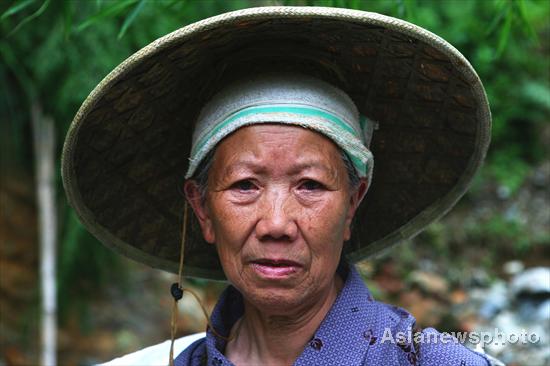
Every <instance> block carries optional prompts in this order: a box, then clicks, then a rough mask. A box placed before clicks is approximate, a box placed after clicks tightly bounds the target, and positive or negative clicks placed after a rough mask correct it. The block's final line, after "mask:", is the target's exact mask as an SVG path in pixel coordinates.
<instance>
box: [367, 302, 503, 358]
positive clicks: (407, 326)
mask: <svg viewBox="0 0 550 366" xmlns="http://www.w3.org/2000/svg"><path fill="white" fill-rule="evenodd" d="M373 305H374V306H375V307H376V311H377V312H378V314H379V318H378V319H379V327H378V329H377V332H375V333H377V334H373V337H372V338H375V339H374V340H371V343H372V344H373V347H372V348H371V349H370V350H369V352H367V357H366V361H368V362H366V364H372V361H373V360H374V359H376V358H377V357H380V359H384V360H385V359H390V358H391V359H392V360H394V361H395V362H397V363H398V364H399V365H438V366H446V365H448V366H459V365H460V366H504V364H503V363H502V362H500V361H498V360H497V359H495V358H493V357H491V356H489V355H487V354H485V353H484V352H483V349H482V348H476V349H475V350H474V349H471V348H469V347H467V346H466V345H465V342H466V340H467V339H468V338H467V337H468V334H466V333H455V334H450V333H446V332H443V333H442V332H439V331H437V330H436V329H434V328H425V329H421V328H420V327H418V326H417V325H416V319H415V318H414V316H412V315H411V314H410V313H409V312H408V311H407V310H405V309H403V308H400V307H397V306H394V305H389V304H386V303H382V302H378V301H374V304H373ZM376 345H378V347H376ZM377 351H378V352H377ZM373 357H374V359H372V358H373Z"/></svg>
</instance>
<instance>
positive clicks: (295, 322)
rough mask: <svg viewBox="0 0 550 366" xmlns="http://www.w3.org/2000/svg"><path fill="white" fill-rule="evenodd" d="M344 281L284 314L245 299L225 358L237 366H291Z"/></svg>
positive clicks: (335, 282)
mask: <svg viewBox="0 0 550 366" xmlns="http://www.w3.org/2000/svg"><path fill="white" fill-rule="evenodd" d="M342 287H343V281H342V279H341V278H340V276H338V275H336V276H335V280H334V282H333V285H332V286H331V287H330V288H329V289H328V291H327V293H325V294H321V295H320V296H319V298H318V299H312V301H311V302H310V303H308V304H304V306H302V307H298V308H296V309H293V310H291V311H289V312H288V313H287V314H285V315H280V314H278V315H274V314H266V313H265V312H262V310H261V309H258V308H256V307H254V306H253V305H252V304H250V303H248V302H247V301H246V299H245V300H244V315H243V317H242V318H241V319H239V320H238V321H237V322H236V323H235V325H234V326H233V328H232V329H231V339H232V340H231V341H230V342H228V343H227V346H226V348H225V356H226V357H227V358H228V359H229V360H230V361H231V362H233V363H234V364H235V365H237V366H241V365H260V364H262V365H292V364H293V363H294V361H295V360H296V359H297V358H298V356H299V355H300V354H301V353H302V351H303V350H304V347H305V346H306V344H307V343H308V342H309V341H310V340H311V338H312V336H313V334H314V333H315V331H316V330H317V328H319V325H320V324H321V322H322V321H323V319H324V318H325V316H326V315H327V313H328V311H329V310H330V308H331V307H332V305H333V304H334V301H335V300H336V297H337V296H338V293H339V292H340V290H341V289H342Z"/></svg>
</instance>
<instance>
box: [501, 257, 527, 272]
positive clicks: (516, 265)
mask: <svg viewBox="0 0 550 366" xmlns="http://www.w3.org/2000/svg"><path fill="white" fill-rule="evenodd" d="M524 268H525V266H524V265H523V262H521V261H518V260H512V261H508V262H506V263H504V265H503V266H502V269H503V270H504V273H506V274H507V275H509V276H515V275H517V274H518V273H520V272H521V271H523V269H524Z"/></svg>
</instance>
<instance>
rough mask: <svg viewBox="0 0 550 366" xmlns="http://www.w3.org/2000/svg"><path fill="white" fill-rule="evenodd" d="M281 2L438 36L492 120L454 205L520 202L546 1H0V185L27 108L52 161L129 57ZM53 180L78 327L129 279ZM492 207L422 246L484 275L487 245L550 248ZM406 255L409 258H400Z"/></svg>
mask: <svg viewBox="0 0 550 366" xmlns="http://www.w3.org/2000/svg"><path fill="white" fill-rule="evenodd" d="M277 4H279V5H280V4H283V5H322V6H335V7H346V8H354V9H362V10H367V11H374V12H379V13H383V14H386V15H391V16H396V17H400V18H403V19H405V20H408V21H411V22H413V23H416V24H418V25H420V26H422V27H425V28H427V29H428V30H431V31H432V32H434V33H436V34H438V35H440V36H442V37H443V38H445V39H446V40H448V41H449V42H450V43H452V44H453V45H454V46H455V47H456V48H458V49H459V50H460V51H461V52H462V53H463V54H464V55H465V56H466V57H467V58H468V59H469V60H470V61H471V63H472V64H473V66H474V68H475V69H476V70H477V71H478V73H479V75H480V77H481V79H482V80H483V82H484V85H485V87H486V91H487V94H488V97H489V101H490V103H491V109H492V113H493V123H494V124H493V136H492V146H491V149H490V151H489V155H488V157H487V164H486V165H485V167H484V168H483V171H482V172H481V174H480V175H479V177H478V180H477V182H476V185H475V187H474V189H473V190H472V191H471V193H469V195H468V196H467V197H466V199H465V200H463V202H462V205H463V206H465V207H466V208H465V209H464V210H465V211H466V212H467V211H468V210H472V209H474V208H475V207H476V205H479V202H482V201H483V200H484V199H485V198H487V196H486V195H487V192H490V193H491V194H493V193H494V194H495V195H496V197H497V198H498V199H501V200H514V199H516V198H517V197H518V195H519V194H520V192H521V188H522V187H523V186H524V185H525V181H526V179H528V178H529V177H532V176H533V174H534V170H535V169H536V168H537V167H540V166H541V164H543V163H544V162H545V161H548V141H549V137H550V136H549V135H550V132H549V128H548V119H549V112H550V75H549V72H550V65H549V58H548V55H549V52H550V49H549V47H550V45H549V37H550V2H549V1H545V0H540V1H539V0H485V1H475V0H380V1H371V0H325V1H321V0H319V1H317V0H311V1H309V0H308V1H305V0H303V1H299V0H283V1H267V0H266V1H253V0H233V1H206V0H205V1H198V0H195V1H192V0H189V1H185V0H157V1H153V0H120V1H107V0H73V1H55V0H19V1H3V2H0V60H1V62H0V130H1V134H0V148H1V150H0V163H1V167H2V176H1V177H2V179H5V177H7V176H10V175H12V174H14V173H13V172H19V173H21V174H23V176H27V177H32V172H33V157H32V151H33V148H32V136H31V134H30V115H31V109H32V107H33V106H34V105H38V106H40V107H41V108H42V109H43V111H44V114H45V115H48V116H51V117H52V118H53V119H54V121H55V123H56V132H57V141H58V146H57V153H58V156H59V155H60V152H61V147H62V142H63V140H64V136H65V133H66V131H67V128H68V126H69V124H70V122H71V120H72V117H73V116H74V114H75V113H76V111H77V110H78V108H79V106H80V104H81V103H82V102H83V100H84V99H85V98H86V96H87V95H88V93H89V92H90V91H91V90H92V89H93V87H94V86H95V85H96V84H97V83H98V82H99V81H100V80H101V79H102V78H103V77H104V76H105V75H106V74H107V73H108V72H109V71H111V70H112V69H113V68H114V66H116V65H117V64H119V63H120V62H121V61H123V60H124V59H125V58H126V57H128V56H129V55H130V54H132V53H133V52H135V51H136V50H138V49H139V48H141V47H143V46H145V45H147V44H148V43H150V42H151V41H153V40H154V39H156V38H158V37H160V36H162V35H164V34H166V33H168V32H170V31H173V30H175V29H177V28H179V27H182V26H185V25H187V24H190V23H192V22H194V21H197V20H200V19H203V18H205V17H208V16H212V15H216V14H220V13H223V12H226V11H230V10H235V9H240V8H244V7H250V6H261V5H277ZM57 168H58V169H57V171H59V166H58V167H57ZM56 183H57V187H58V204H59V217H60V222H61V224H60V225H61V227H60V232H61V233H62V236H61V240H60V244H59V245H60V249H59V270H58V281H59V300H60V304H61V310H62V315H63V314H66V313H67V312H70V311H77V312H78V313H79V314H81V317H82V319H85V318H86V315H85V314H86V306H84V304H87V303H88V302H89V301H90V298H91V297H93V296H97V294H101V293H102V289H103V288H104V285H105V284H106V283H108V282H109V281H113V278H114V280H115V281H119V282H121V283H123V284H124V283H126V284H128V282H129V280H128V278H129V275H128V273H127V272H128V271H125V266H124V265H123V264H122V263H121V261H120V259H119V258H118V257H117V256H116V255H113V254H112V253H111V252H110V251H108V250H107V249H104V248H103V246H101V245H100V244H98V243H97V242H96V240H95V239H94V238H93V237H91V236H90V235H89V234H88V233H87V232H86V231H85V230H83V229H82V227H81V226H80V224H79V223H78V221H77V219H76V217H75V215H74V213H73V212H72V211H71V210H69V209H68V207H67V206H66V202H65V200H64V194H63V191H62V186H61V180H60V177H58V180H57V182H56ZM491 207H492V210H493V209H494V210H493V211H491V212H492V214H491V215H486V216H483V217H484V218H483V219H481V220H476V222H474V223H472V222H468V221H464V222H461V223H459V224H457V227H458V228H459V230H458V231H457V230H455V231H453V229H452V228H451V229H449V228H448V227H451V226H452V225H453V223H452V222H449V223H446V222H444V223H443V224H437V225H435V226H432V227H431V228H430V229H429V230H428V231H427V232H426V233H425V234H423V236H422V237H421V239H422V240H423V241H426V242H428V243H429V244H430V245H432V244H433V248H436V250H437V248H440V250H441V253H442V255H443V256H447V257H449V258H450V257H452V256H453V254H452V253H449V252H448V250H449V249H448V248H449V247H448V246H446V243H448V242H449V241H452V240H455V241H458V242H459V243H462V242H465V241H468V242H473V243H483V245H486V246H487V247H488V248H492V249H491V250H490V251H489V252H488V256H489V257H488V258H489V259H488V260H486V263H481V265H486V266H489V267H490V266H491V265H493V262H494V260H497V259H498V255H499V250H501V247H499V246H497V245H496V244H495V243H499V245H500V244H502V242H505V244H506V248H507V250H505V252H508V253H512V255H519V254H521V253H524V254H525V253H531V252H530V251H529V250H530V249H532V248H533V247H534V246H535V245H537V244H541V243H548V242H549V239H548V231H547V230H546V231H544V230H543V231H540V230H538V231H537V230H532V228H531V227H530V223H529V220H525V219H523V220H522V219H520V218H518V216H517V215H516V216H514V215H510V214H509V212H508V211H498V210H496V209H495V207H493V206H491ZM464 223H466V224H464ZM468 225H469V226H468ZM455 234H456V235H458V238H459V239H457V236H454V235H455ZM446 248H447V249H446ZM499 248H500V249H499ZM446 251H447V252H446ZM406 255H407V253H406V251H405V252H404V254H403V256H404V258H405V259H404V260H405V261H406V260H407V259H406V258H407V257H406ZM71 309H72V310H71ZM64 319H65V317H62V319H61V321H62V324H63V321H64ZM82 324H86V322H85V321H83V323H82Z"/></svg>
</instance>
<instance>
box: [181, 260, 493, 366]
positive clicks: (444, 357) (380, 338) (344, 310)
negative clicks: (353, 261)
mask: <svg viewBox="0 0 550 366" xmlns="http://www.w3.org/2000/svg"><path fill="white" fill-rule="evenodd" d="M343 267H344V268H342V269H340V270H339V273H340V275H341V276H342V278H343V279H344V280H345V283H344V287H343V288H342V291H341V292H340V294H339V295H338V297H337V298H336V301H335V302H334V304H333V305H332V308H331V309H330V311H329V312H328V313H327V315H326V317H325V319H324V320H323V322H322V323H321V325H320V326H319V328H318V329H317V331H316V332H315V334H314V335H313V337H312V338H311V340H310V341H309V343H308V344H307V345H306V347H305V348H304V351H303V352H302V354H301V355H300V356H299V357H298V359H297V360H296V362H295V363H294V365H296V366H302V365H318V366H335V365H400V366H401V365H403V366H410V365H416V366H420V365H422V366H427V365H434V366H435V365H437V366H446V365H448V366H490V365H491V362H490V361H489V358H487V356H486V355H484V354H481V353H478V352H475V351H473V350H470V349H469V348H466V347H464V346H463V345H461V344H460V343H458V342H456V341H455V340H453V339H450V338H444V337H443V338H442V337H441V336H442V334H441V333H439V332H437V331H436V330H435V329H433V328H427V329H424V330H422V331H420V330H417V329H416V328H415V319H414V317H413V316H412V315H411V314H409V313H408V312H407V311H405V310H404V309H402V308H399V307H396V306H392V305H388V304H384V303H381V302H378V301H375V300H373V298H372V296H371V295H370V292H369V290H368V288H367V287H366V286H365V284H364V283H363V280H362V279H361V276H360V275H359V273H358V272H357V270H356V269H355V267H354V266H353V265H348V266H347V267H348V268H345V267H346V266H343ZM242 315H243V300H242V295H241V294H240V293H239V292H238V291H237V290H236V289H235V288H234V287H233V286H228V287H227V288H226V289H225V291H224V292H223V294H222V295H221V296H220V299H219V301H218V303H217V305H216V307H215V309H214V311H213V313H212V317H211V321H212V325H213V326H214V327H215V329H216V330H217V331H218V333H220V334H222V335H224V336H227V335H228V334H229V332H230V330H231V327H232V326H233V324H235V322H236V321H237V320H238V319H239V318H240V317H241V316H242ZM224 350H225V341H224V340H222V339H220V338H218V337H216V336H215V335H214V334H213V333H212V332H211V331H210V330H208V331H207V333H206V337H205V338H202V339H199V340H198V341H196V342H195V343H193V344H192V345H191V346H189V347H188V348H187V349H185V350H184V351H183V352H182V353H180V354H179V355H178V356H177V358H176V360H175V365H176V366H200V365H208V366H229V365H233V363H231V362H230V361H229V360H228V359H227V358H225V356H224Z"/></svg>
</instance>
